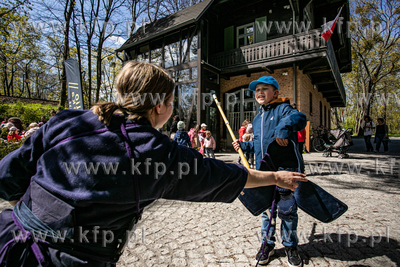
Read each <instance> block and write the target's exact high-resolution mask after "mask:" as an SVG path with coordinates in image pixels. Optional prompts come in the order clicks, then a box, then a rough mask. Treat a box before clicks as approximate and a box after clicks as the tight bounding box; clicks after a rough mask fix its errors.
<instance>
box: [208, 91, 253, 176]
mask: <svg viewBox="0 0 400 267" xmlns="http://www.w3.org/2000/svg"><path fill="white" fill-rule="evenodd" d="M213 98H214V101H215V103H216V104H217V107H218V109H219V112H220V113H221V116H222V119H223V120H224V122H225V125H226V127H227V128H228V131H229V133H230V135H231V137H232V140H234V141H236V140H237V139H236V136H235V134H234V133H233V131H232V128H231V126H230V125H229V121H228V120H227V118H226V116H225V113H224V111H223V110H222V107H221V104H220V103H219V102H218V99H217V96H216V95H215V94H213ZM238 153H239V155H240V159H241V160H242V164H243V165H244V166H245V167H246V168H247V169H250V166H249V163H248V162H247V160H246V157H245V156H244V154H243V151H242V149H241V148H240V147H239V150H238Z"/></svg>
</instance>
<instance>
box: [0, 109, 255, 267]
mask: <svg viewBox="0 0 400 267" xmlns="http://www.w3.org/2000/svg"><path fill="white" fill-rule="evenodd" d="M126 136H128V137H129V140H127V138H126ZM247 173H248V172H247V170H246V169H245V168H244V167H242V166H236V165H235V164H225V163H224V162H222V161H219V160H215V159H209V158H203V156H202V155H201V154H200V153H198V152H197V151H195V150H193V149H190V148H187V147H183V146H179V145H178V144H177V143H176V142H171V141H170V139H169V138H168V137H167V136H166V135H163V134H161V133H159V132H158V131H157V130H156V129H154V128H153V127H152V126H151V125H149V124H148V121H138V122H134V121H127V122H125V119H124V117H118V116H115V117H114V118H113V120H112V122H111V125H110V126H106V125H104V124H103V123H102V122H100V121H99V120H98V117H97V116H96V115H95V114H93V112H92V111H80V110H65V111H62V112H60V113H58V114H57V115H56V116H54V117H52V118H51V119H50V120H49V121H48V122H47V123H46V124H45V125H44V126H42V127H40V128H39V130H38V131H36V132H35V133H34V134H33V135H32V136H31V137H30V138H29V139H27V140H26V141H25V143H24V144H23V145H22V147H21V148H20V149H18V150H15V151H13V152H11V153H10V154H8V155H7V156H6V157H5V158H3V159H2V160H1V162H0V198H3V199H5V200H18V199H21V201H20V204H21V212H22V211H23V212H24V214H29V213H33V214H34V216H33V215H31V216H29V215H28V216H26V215H24V216H22V217H24V218H22V220H23V221H25V222H27V224H29V219H31V218H33V217H35V218H38V219H39V220H41V221H42V223H44V224H45V225H46V226H47V227H50V228H52V229H54V230H56V231H57V230H66V231H67V233H68V234H67V236H66V237H67V241H65V242H64V243H63V244H61V246H63V247H64V246H68V247H72V250H73V251H80V250H83V251H90V253H89V254H92V253H91V252H93V253H94V254H100V255H102V256H104V257H106V258H110V259H117V258H118V256H119V255H115V254H114V253H113V252H112V251H114V249H113V248H115V247H117V246H118V244H117V243H116V242H120V240H119V239H120V237H121V236H123V235H124V234H125V232H126V230H127V229H129V228H130V226H131V224H132V222H133V221H134V220H135V218H137V217H138V208H139V209H140V210H143V209H144V208H145V207H146V206H147V205H149V204H151V203H152V202H153V201H155V200H157V199H159V198H164V199H175V200H185V201H201V202H232V201H234V200H235V199H236V197H237V196H238V195H239V193H240V192H241V190H242V189H243V187H244V185H245V183H246V181H247ZM136 182H137V183H136ZM136 192H139V194H138V195H139V205H137V204H138V201H137V199H138V198H137V197H138V195H137V194H136ZM22 204H23V205H22ZM24 205H25V206H24ZM26 207H27V208H26ZM14 210H15V208H14ZM29 210H30V211H29ZM11 214H12V211H11V210H4V211H3V212H2V213H0V248H2V247H3V246H4V245H5V244H6V243H7V242H8V241H10V240H11V239H12V235H11V230H15V231H16V232H17V231H18V228H17V226H16V225H14V223H13V219H12V216H11ZM21 214H22V213H21ZM29 226H32V225H29ZM95 226H98V227H100V228H99V229H98V230H99V231H100V233H101V231H104V230H106V231H112V232H113V236H114V237H115V239H114V242H113V244H107V247H103V246H102V240H101V238H102V236H101V234H99V235H98V236H97V242H96V241H94V240H93V238H94V237H93V235H92V234H90V235H89V234H88V235H87V239H88V241H89V242H88V243H86V242H83V243H79V244H78V243H77V242H75V243H72V242H68V239H75V240H78V239H77V238H78V236H79V233H80V232H82V231H85V230H87V231H90V232H92V231H93V230H94V228H93V227H95ZM32 227H33V228H35V225H33V226H32ZM24 229H25V227H24ZM50 241H51V240H50ZM21 246H24V247H26V245H24V244H21ZM109 247H110V249H109ZM42 249H45V250H46V248H42ZM60 250H61V251H63V249H62V248H61V249H60ZM18 251H19V250H16V253H19V252H18ZM56 254H57V253H56ZM7 255H12V254H7V250H6V251H5V252H4V254H2V255H0V262H3V261H4V259H5V258H4V257H7ZM25 255H30V256H32V253H25ZM57 255H58V256H59V255H60V253H58V254H57ZM57 255H55V256H54V257H58V256H57ZM61 255H63V254H62V253H61ZM115 256H116V257H115ZM52 257H53V256H52ZM63 257H65V261H66V262H69V263H65V265H71V262H70V261H72V262H73V261H74V260H73V257H70V258H69V259H68V257H67V253H65V254H64V256H63ZM78 257H79V256H78ZM13 258H15V259H19V258H20V255H13V256H12V258H11V257H10V258H9V260H12V259H13ZM71 258H72V260H71ZM58 260H60V259H58ZM60 262H61V260H60ZM10 266H11V265H10ZM15 266H17V264H16V265H15ZM18 266H19V265H18ZM91 266H100V265H98V264H97V263H96V264H92V265H91Z"/></svg>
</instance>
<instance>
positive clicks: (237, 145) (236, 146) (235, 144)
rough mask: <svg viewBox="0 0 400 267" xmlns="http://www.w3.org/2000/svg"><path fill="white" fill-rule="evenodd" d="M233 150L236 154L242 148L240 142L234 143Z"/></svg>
mask: <svg viewBox="0 0 400 267" xmlns="http://www.w3.org/2000/svg"><path fill="white" fill-rule="evenodd" d="M232 145H233V148H234V149H235V150H236V152H237V151H238V150H239V148H240V141H239V140H236V141H234V142H232Z"/></svg>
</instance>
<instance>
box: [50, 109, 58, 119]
mask: <svg viewBox="0 0 400 267" xmlns="http://www.w3.org/2000/svg"><path fill="white" fill-rule="evenodd" d="M56 114H57V112H56V111H55V110H54V109H53V110H51V112H50V116H51V117H53V116H55V115H56Z"/></svg>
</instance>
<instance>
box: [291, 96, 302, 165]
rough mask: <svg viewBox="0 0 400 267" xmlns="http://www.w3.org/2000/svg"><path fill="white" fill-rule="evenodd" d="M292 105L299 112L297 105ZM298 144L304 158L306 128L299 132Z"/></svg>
mask: <svg viewBox="0 0 400 267" xmlns="http://www.w3.org/2000/svg"><path fill="white" fill-rule="evenodd" d="M291 105H292V107H293V108H294V109H296V110H298V109H297V105H296V103H292V104H291ZM297 142H298V143H299V152H300V155H301V156H302V157H303V151H304V143H305V142H306V128H304V129H303V130H301V131H297Z"/></svg>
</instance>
